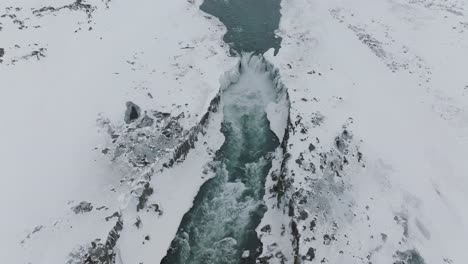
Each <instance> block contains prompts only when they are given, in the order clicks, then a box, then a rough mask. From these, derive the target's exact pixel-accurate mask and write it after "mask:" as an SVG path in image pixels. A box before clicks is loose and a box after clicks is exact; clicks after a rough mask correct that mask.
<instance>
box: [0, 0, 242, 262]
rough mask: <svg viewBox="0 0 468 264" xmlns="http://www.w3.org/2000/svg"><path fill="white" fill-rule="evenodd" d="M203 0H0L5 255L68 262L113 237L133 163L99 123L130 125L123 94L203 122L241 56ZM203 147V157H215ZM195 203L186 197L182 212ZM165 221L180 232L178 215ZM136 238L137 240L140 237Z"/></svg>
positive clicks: (185, 120)
mask: <svg viewBox="0 0 468 264" xmlns="http://www.w3.org/2000/svg"><path fill="white" fill-rule="evenodd" d="M87 4H90V6H87ZM200 4H201V1H149V0H141V1H122V0H112V1H97V0H96V1H87V2H82V1H76V2H73V0H69V1H68V0H60V1H48V0H35V1H30V0H21V1H18V0H4V1H1V3H0V51H1V53H0V54H1V55H2V56H1V58H0V59H1V60H2V63H1V64H0V82H1V83H0V101H1V103H0V113H1V114H0V116H1V120H2V122H1V124H0V127H1V131H2V132H1V136H0V145H1V146H2V147H1V150H0V164H1V165H0V179H1V182H2V184H1V186H2V188H1V192H0V208H1V211H2V217H1V220H0V233H1V234H2V235H1V236H0V247H1V248H2V250H0V258H1V259H2V262H3V263H12V264H13V263H29V262H31V263H47V264H51V263H65V259H66V258H67V257H68V254H69V253H71V252H72V251H74V250H77V249H79V247H80V246H85V247H87V246H89V245H90V243H91V241H93V240H94V239H96V238H100V239H104V242H105V239H106V237H107V235H108V233H109V232H110V231H111V229H112V228H113V226H114V225H115V224H116V221H117V218H118V217H113V218H108V219H109V221H106V220H105V218H106V217H108V216H112V215H113V214H114V212H120V211H122V210H124V209H125V208H126V206H127V205H126V203H127V202H128V201H127V200H128V199H127V200H126V199H125V195H128V193H129V192H130V191H131V188H130V187H128V186H127V187H126V185H125V184H126V183H122V182H121V180H122V179H127V178H131V177H132V176H133V174H134V173H135V169H132V168H129V167H128V166H124V165H121V166H116V165H115V163H111V162H110V160H111V155H113V154H114V153H113V152H112V150H109V149H107V148H108V146H109V144H111V142H110V140H111V139H110V138H109V137H108V135H107V134H106V133H105V132H106V129H101V130H102V133H98V128H99V127H101V126H100V125H102V123H103V120H104V121H106V122H110V123H111V124H121V123H123V119H124V112H125V110H126V105H125V104H126V102H127V101H132V102H134V103H136V104H137V105H138V106H139V107H140V108H141V111H142V114H143V112H144V111H148V113H150V112H151V111H156V110H157V111H160V112H166V113H170V114H171V115H172V116H179V114H181V113H183V116H182V117H181V118H179V119H178V121H177V122H179V123H180V126H181V127H182V128H183V129H185V130H187V129H189V128H191V127H193V126H195V125H196V124H197V123H198V122H199V121H200V120H201V118H202V116H203V115H204V114H205V112H206V111H207V109H208V107H209V104H210V101H211V100H212V99H213V98H214V97H215V96H216V94H217V93H218V90H219V88H220V84H219V78H220V76H222V74H223V73H224V72H225V71H227V70H229V69H231V68H232V67H233V66H234V65H235V59H233V58H230V57H228V56H227V48H226V47H225V44H224V43H223V42H222V35H223V34H224V32H225V29H224V27H223V26H222V24H221V23H220V22H219V21H218V20H217V19H215V18H213V17H210V16H208V15H207V14H205V13H203V12H201V11H200V10H199V8H198V6H199V5H200ZM44 7H47V8H44ZM48 7H53V8H48ZM4 14H5V15H4ZM210 118H211V117H210ZM213 118H214V117H213ZM218 119H219V118H218ZM97 120H99V122H97ZM97 123H98V124H100V125H99V126H97ZM116 126H117V127H118V125H116ZM119 129H121V130H124V129H125V127H121V128H119ZM212 129H214V131H215V132H212V133H210V136H211V137H215V136H216V135H218V137H219V135H220V133H219V129H216V126H214V127H213V128H212ZM117 131H119V130H118V129H117ZM107 141H109V142H108V143H106V142H107ZM221 143H222V140H221ZM213 144H214V145H213ZM217 144H220V139H218V140H215V139H212V140H211V141H210V146H211V145H213V146H212V147H213V148H214V149H215V150H216V149H217ZM169 151H170V150H169ZM104 153H108V154H104ZM202 154H203V155H198V157H197V158H198V162H196V161H195V162H196V164H197V166H202V165H203V160H204V159H207V158H206V155H209V153H208V152H206V150H205V151H204V153H202ZM182 169H183V168H180V169H179V170H182ZM193 169H194V171H196V173H198V172H200V173H201V171H200V170H196V169H195V168H193ZM189 176H192V175H190V174H189V175H185V177H189ZM193 177H196V178H197V177H198V176H196V175H194V176H193ZM179 180H180V181H182V182H183V179H179ZM190 182H191V181H189V183H190ZM192 183H193V182H192ZM200 184H201V183H200ZM188 187H189V189H188V190H186V193H185V195H182V198H183V199H188V204H187V207H188V206H190V199H191V198H192V197H193V196H194V194H193V193H192V192H196V190H197V189H198V186H197V185H196V184H195V183H193V184H192V185H190V186H188ZM129 188H130V189H129ZM127 189H128V190H127ZM169 190H170V189H167V191H169ZM181 191H182V190H181ZM155 192H158V189H156V190H155ZM123 194H124V195H123ZM122 195H123V196H124V197H120V196H122ZM135 199H136V198H135ZM167 199H170V197H167ZM82 201H87V202H90V203H91V204H92V206H93V209H92V211H91V212H86V209H85V211H84V212H83V213H79V214H75V213H74V212H73V210H72V209H71V208H72V207H74V206H76V205H78V204H79V203H80V202H82ZM103 206H105V207H103ZM132 206H133V205H132ZM167 206H170V204H167ZM128 207H130V205H128ZM132 209H133V211H136V207H134V206H133V207H132ZM187 209H188V208H185V209H184V207H182V206H181V208H180V209H179V210H181V213H180V214H183V213H184V212H185V211H186V210H187ZM78 212H79V210H78ZM178 218H181V216H180V217H178ZM124 220H125V219H124ZM167 221H173V223H172V224H173V225H174V226H175V227H174V231H173V232H174V233H175V231H176V229H177V223H178V221H180V220H179V219H177V218H176V219H175V220H174V219H172V218H169V220H167ZM129 225H130V224H129ZM161 228H165V227H164V226H162V227H161ZM124 236H126V235H125V234H124ZM168 236H171V234H170V233H169V235H168ZM138 239H139V244H138V245H140V243H141V241H144V236H143V235H142V237H141V238H140V237H139V238H138ZM171 239H172V237H168V238H167V244H169V243H170V240H171ZM152 241H155V242H156V240H155V239H153V240H152ZM161 241H163V240H161ZM166 248H167V247H166ZM166 248H161V252H165V250H166ZM161 254H162V253H161ZM145 263H146V262H145Z"/></svg>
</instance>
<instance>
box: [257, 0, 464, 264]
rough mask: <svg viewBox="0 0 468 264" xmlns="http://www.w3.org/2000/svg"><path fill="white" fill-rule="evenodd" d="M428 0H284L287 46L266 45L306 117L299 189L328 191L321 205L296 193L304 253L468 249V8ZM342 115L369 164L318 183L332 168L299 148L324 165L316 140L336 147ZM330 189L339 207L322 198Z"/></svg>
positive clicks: (388, 254)
mask: <svg viewBox="0 0 468 264" xmlns="http://www.w3.org/2000/svg"><path fill="white" fill-rule="evenodd" d="M423 2H424V3H431V2H432V3H433V2H434V1H418V2H414V1H413V2H411V1H409V2H405V1H368V0H359V1H353V2H352V3H351V2H349V1H340V0H337V1H326V2H324V1H304V0H284V1H282V10H281V12H282V20H281V25H280V29H279V30H278V34H279V35H280V36H281V37H282V38H283V42H282V48H281V49H280V52H279V54H278V55H277V56H276V57H275V56H273V53H272V51H269V53H268V54H267V56H266V57H267V59H268V60H269V61H270V62H272V63H273V64H274V65H275V66H276V67H278V68H279V69H280V72H281V76H282V82H283V83H284V85H285V86H286V87H287V88H288V91H289V94H290V98H291V113H290V118H291V120H292V123H293V124H294V122H295V121H298V123H297V124H296V125H295V129H296V132H295V133H291V135H290V139H289V141H288V143H289V144H290V145H292V146H291V147H290V148H289V149H288V152H290V154H291V155H292V157H291V159H290V161H289V163H288V168H289V177H292V176H291V173H292V172H294V177H293V178H294V182H293V187H292V188H291V191H290V193H289V195H290V196H294V195H293V192H294V193H297V192H301V191H311V192H312V193H317V192H318V193H320V194H319V195H315V196H313V197H314V199H315V205H314V203H306V204H299V203H298V202H297V201H295V202H294V204H295V208H296V214H295V217H294V218H293V219H295V221H296V222H298V225H299V227H298V230H300V246H299V250H300V255H302V256H305V255H306V253H307V251H308V249H309V247H312V248H314V249H315V259H316V260H318V261H320V260H322V259H325V261H328V262H330V263H350V262H353V263H355V262H357V263H361V262H362V263H367V262H368V261H372V262H373V263H393V262H394V261H397V260H400V259H399V256H401V255H402V254H399V253H397V251H399V252H406V251H407V250H412V249H415V250H417V251H418V252H419V254H420V255H421V256H422V257H423V258H424V260H425V261H426V263H464V260H466V258H467V253H466V250H465V245H466V244H467V242H468V241H467V237H468V233H467V232H468V218H467V216H468V210H467V209H466V206H464V204H465V203H466V201H468V196H467V195H466V192H465V191H464V190H466V188H467V187H468V185H467V184H468V178H467V176H468V175H467V172H468V165H467V164H466V162H464V159H465V158H464V157H467V156H468V146H467V144H468V141H467V137H466V135H467V134H466V131H467V130H466V129H467V128H468V119H467V114H466V110H467V106H468V100H467V97H466V92H465V90H464V89H465V88H464V87H465V85H466V83H468V79H467V78H466V76H465V74H464V73H463V70H462V69H465V68H467V65H466V64H467V63H468V62H467V61H466V59H464V58H466V57H467V55H468V47H467V46H466V45H465V44H464V43H467V37H468V35H467V32H466V29H465V28H464V27H463V26H460V25H462V23H463V21H464V16H459V15H456V14H453V12H447V9H446V8H440V7H438V6H437V5H432V4H430V5H429V4H426V5H425V4H421V3H423ZM444 3H446V4H447V5H450V3H452V1H447V2H444ZM453 3H455V2H453ZM457 4H464V3H462V2H459V3H457ZM460 10H463V9H462V8H460ZM317 115H319V116H323V120H322V118H320V119H321V120H322V122H321V123H320V124H319V125H317V123H316V122H313V120H317V118H315V117H317ZM311 120H312V121H311ZM343 126H344V127H345V129H346V130H348V131H349V132H351V133H352V136H353V137H352V140H351V141H350V143H349V144H350V145H349V146H350V147H349V150H348V151H349V155H348V154H347V155H348V156H351V157H353V158H356V157H357V155H358V154H357V151H356V150H354V148H357V149H358V150H359V151H360V152H361V153H362V155H363V160H364V164H363V165H362V166H361V165H359V163H357V162H356V161H355V160H354V159H353V160H352V161H351V162H350V163H349V165H347V166H345V168H346V169H345V171H344V175H341V177H335V180H337V181H338V182H337V183H336V184H335V185H336V186H344V190H343V191H342V192H340V193H336V192H333V191H332V189H328V190H327V189H325V190H326V191H325V192H323V191H324V189H323V186H322V187H321V188H322V189H317V188H318V187H317V186H319V185H316V184H315V183H316V182H323V181H327V173H326V169H325V170H324V172H319V173H317V174H316V175H312V174H311V173H310V171H306V170H304V167H301V166H299V165H298V164H296V162H295V160H296V159H298V158H299V157H300V156H301V153H302V156H304V157H305V161H304V162H302V164H304V163H307V162H309V161H311V162H315V165H318V164H317V162H319V163H320V161H319V159H318V156H317V155H316V154H314V152H312V153H311V154H307V153H309V152H311V151H309V150H307V146H309V143H313V144H314V145H315V146H316V147H317V149H318V151H328V150H330V149H331V150H333V149H336V148H337V147H336V146H334V143H335V137H336V136H337V135H339V133H341V131H342V130H343ZM300 128H304V129H306V130H307V133H306V134H302V133H299V132H298V130H299V129H300ZM317 141H319V142H317ZM335 152H336V151H335ZM322 153H323V152H322ZM345 156H346V155H345ZM313 178H315V180H314V179H313ZM320 186H321V185H320ZM327 188H328V187H327ZM330 188H331V187H330ZM294 190H295V191H294ZM322 194H323V195H322ZM309 198H310V197H309ZM319 198H320V199H319ZM321 199H324V201H323V202H324V203H326V204H329V207H330V208H332V209H331V210H325V209H323V207H321V206H320V205H319V206H318V207H316V203H317V202H319V201H322V200H321ZM293 200H294V199H293ZM349 208H351V209H349ZM303 210H305V211H307V212H308V213H309V215H311V216H316V217H317V218H318V220H317V228H316V229H315V230H310V229H309V225H310V222H311V218H312V217H311V216H309V218H308V219H307V220H301V219H299V218H300V217H298V213H297V212H298V211H299V212H300V211H303ZM354 214H355V215H354ZM334 223H336V226H334ZM302 226H304V229H302ZM381 233H383V234H385V239H383V237H384V236H383V235H381ZM326 234H329V235H330V236H331V235H333V236H334V238H333V239H332V241H331V243H330V245H326V244H325V240H324V239H322V237H324V235H326ZM312 237H315V238H316V240H313V239H311V238H312ZM309 239H311V240H309ZM267 245H268V244H266V245H265V246H267ZM434 249H437V250H434ZM339 251H342V252H340V253H339V254H337V253H338V252H339ZM304 262H305V263H308V261H306V260H304ZM404 263H406V262H404Z"/></svg>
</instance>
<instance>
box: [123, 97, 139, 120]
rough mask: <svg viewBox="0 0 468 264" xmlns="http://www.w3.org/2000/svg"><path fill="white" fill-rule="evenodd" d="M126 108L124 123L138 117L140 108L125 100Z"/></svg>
mask: <svg viewBox="0 0 468 264" xmlns="http://www.w3.org/2000/svg"><path fill="white" fill-rule="evenodd" d="M126 106H127V110H126V111H125V117H124V120H125V123H127V124H129V123H131V122H133V121H135V120H137V119H138V118H139V117H140V114H141V109H140V107H139V106H138V105H136V104H135V103H133V102H127V104H126Z"/></svg>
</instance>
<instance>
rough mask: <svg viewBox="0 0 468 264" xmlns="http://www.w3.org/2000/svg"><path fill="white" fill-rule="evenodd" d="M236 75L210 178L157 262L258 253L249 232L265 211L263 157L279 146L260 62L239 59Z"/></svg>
mask: <svg viewBox="0 0 468 264" xmlns="http://www.w3.org/2000/svg"><path fill="white" fill-rule="evenodd" d="M239 72H240V75H239V78H238V80H237V82H235V83H234V84H232V85H230V86H228V87H227V88H226V89H225V90H224V91H222V101H223V105H224V108H223V113H224V122H223V128H222V132H223V133H224V135H225V138H226V140H225V142H224V144H223V146H222V147H221V149H220V150H219V152H218V154H217V161H218V166H217V168H216V176H215V177H214V178H212V179H210V180H208V181H207V182H206V183H205V184H204V185H203V186H202V187H201V189H200V191H199V193H198V195H197V196H196V198H195V200H194V205H193V207H192V208H191V210H190V211H189V212H188V213H187V214H185V216H184V217H183V219H182V222H181V225H180V226H179V229H178V231H177V235H176V237H175V238H174V240H173V241H172V243H171V247H170V249H169V250H168V253H167V255H166V257H165V258H164V259H163V260H162V262H161V263H164V264H182V263H187V264H189V263H193V264H195V263H196V264H236V263H255V259H256V258H257V257H258V256H259V255H260V253H261V252H260V251H261V242H260V241H259V239H258V238H257V234H256V232H255V228H256V227H257V226H258V224H259V223H260V220H261V218H262V217H263V214H264V213H265V211H266V208H265V205H264V204H263V195H264V192H265V190H264V185H265V177H266V175H267V174H268V171H269V170H270V168H271V159H270V157H269V156H270V154H271V153H272V152H273V151H274V149H275V148H276V147H277V146H278V145H279V143H278V139H277V138H276V136H275V135H274V133H273V132H272V131H271V130H270V124H269V121H268V119H267V116H266V113H265V109H266V106H267V105H268V104H269V103H270V102H273V101H274V100H275V98H276V92H275V88H274V84H273V81H272V80H271V77H270V74H269V72H268V71H267V70H266V65H265V63H264V62H263V61H262V58H261V57H258V56H250V55H245V56H242V57H241V62H240V69H239Z"/></svg>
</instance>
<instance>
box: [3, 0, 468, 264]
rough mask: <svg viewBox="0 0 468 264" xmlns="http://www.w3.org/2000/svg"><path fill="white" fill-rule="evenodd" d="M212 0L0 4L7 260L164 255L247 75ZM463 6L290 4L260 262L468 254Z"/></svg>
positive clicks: (151, 259) (130, 259)
mask: <svg viewBox="0 0 468 264" xmlns="http://www.w3.org/2000/svg"><path fill="white" fill-rule="evenodd" d="M230 1H235V0H230ZM201 3H202V0H181V1H164V2H163V1H161V0H153V1H151V0H139V1H124V0H88V1H83V0H76V1H74V2H73V0H54V1H51V0H2V1H1V3H0V117H1V120H2V122H1V125H0V128H1V129H0V131H1V134H0V146H1V148H0V180H1V183H2V184H1V186H2V188H1V191H0V209H1V211H2V217H0V234H1V236H0V247H1V248H2V250H1V251H0V259H2V263H11V264H16V263H18V264H20V263H21V264H22V263H32V264H55V263H57V264H59V263H60V264H61V263H67V264H78V263H80V264H81V263H90V261H91V260H92V261H97V262H96V263H117V264H128V263H159V262H160V261H161V259H162V258H163V257H164V256H165V254H166V252H167V249H168V247H169V246H170V243H171V241H172V239H173V238H174V236H175V234H176V232H177V229H178V227H179V224H180V221H181V219H182V217H183V215H184V214H185V213H186V212H187V211H188V210H189V209H190V207H191V206H192V203H193V198H194V197H195V195H196V194H197V192H198V190H199V188H200V186H201V185H202V184H203V183H204V182H205V181H206V180H208V179H210V177H213V176H214V173H213V166H214V165H213V164H212V163H211V162H212V161H213V158H214V156H215V153H216V151H217V150H218V149H219V148H220V147H221V145H222V144H223V142H224V136H223V134H222V131H221V122H222V120H223V114H222V111H220V109H222V107H223V100H222V94H221V93H222V91H223V89H225V88H226V87H228V86H229V85H230V84H231V83H234V82H236V81H237V80H238V79H239V64H238V63H239V61H238V60H239V59H238V58H235V57H230V56H229V50H228V49H229V47H228V45H227V44H226V43H224V42H223V41H222V38H223V35H224V33H225V32H226V28H225V27H224V25H222V24H221V22H219V20H218V19H217V18H215V17H212V16H210V15H207V14H206V13H203V12H202V11H200V10H199V6H200V4H201ZM467 9H468V4H467V2H466V1H461V0H444V1H442V0H373V1H372V0H354V1H347V0H327V1H319V0H282V2H281V15H282V17H281V22H280V28H279V29H278V30H277V35H278V36H280V37H281V38H282V43H281V49H280V50H279V53H278V54H277V55H274V52H273V50H269V51H268V52H267V53H266V54H265V55H264V57H265V59H266V60H267V68H268V70H269V71H270V72H271V77H272V78H274V83H275V85H276V88H279V90H281V91H282V92H281V93H279V94H278V95H279V97H278V98H276V99H277V100H276V101H277V102H276V103H271V104H270V105H268V107H267V109H266V110H267V116H268V118H269V121H270V127H271V129H272V131H273V132H274V133H275V134H276V136H277V137H278V139H279V140H280V142H282V144H281V147H279V148H278V149H277V150H276V152H275V153H274V155H273V167H272V169H271V171H270V174H269V176H268V177H267V180H266V193H265V196H264V201H265V203H266V205H267V207H268V211H267V212H266V213H265V215H264V217H263V219H262V222H261V224H260V225H259V226H258V228H257V234H258V236H259V238H260V239H261V241H262V243H263V251H262V255H261V257H260V258H259V259H258V262H259V263H272V264H273V263H331V264H340V263H343V264H349V263H382V264H386V263H393V264H432V263H434V264H465V263H466V262H467V259H468V251H467V249H468V246H467V245H468V207H467V205H466V204H467V202H468V192H467V191H466V190H468V163H467V162H466V160H467V159H468V74H467V70H466V69H468V18H467V17H468V11H467ZM283 88H284V89H287V93H286V90H283ZM285 109H288V111H285ZM86 261H88V262H86Z"/></svg>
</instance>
